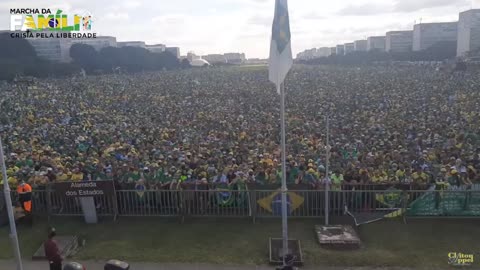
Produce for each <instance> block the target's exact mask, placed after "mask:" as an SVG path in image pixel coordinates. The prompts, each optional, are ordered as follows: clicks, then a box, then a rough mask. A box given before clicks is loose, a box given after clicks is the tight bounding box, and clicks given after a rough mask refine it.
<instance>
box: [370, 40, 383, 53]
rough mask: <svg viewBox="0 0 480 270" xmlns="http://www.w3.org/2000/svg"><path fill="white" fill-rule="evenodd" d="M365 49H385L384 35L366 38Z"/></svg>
mask: <svg viewBox="0 0 480 270" xmlns="http://www.w3.org/2000/svg"><path fill="white" fill-rule="evenodd" d="M367 51H381V52H384V51H385V36H376V37H368V38H367Z"/></svg>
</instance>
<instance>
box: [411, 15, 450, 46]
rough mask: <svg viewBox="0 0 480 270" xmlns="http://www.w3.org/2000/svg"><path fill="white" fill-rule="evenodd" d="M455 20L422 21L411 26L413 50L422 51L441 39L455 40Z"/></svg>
mask: <svg viewBox="0 0 480 270" xmlns="http://www.w3.org/2000/svg"><path fill="white" fill-rule="evenodd" d="M457 26H458V23H457V22H441V23H422V24H416V25H414V27H413V50H414V51H422V50H425V49H428V48H430V47H431V46H433V45H434V44H436V43H438V42H442V41H457Z"/></svg>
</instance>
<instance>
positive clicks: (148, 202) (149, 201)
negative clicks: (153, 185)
mask: <svg viewBox="0 0 480 270" xmlns="http://www.w3.org/2000/svg"><path fill="white" fill-rule="evenodd" d="M180 192H181V191H179V190H148V191H135V190H119V191H117V192H116V195H117V196H116V199H117V205H118V214H119V215H120V216H177V215H179V213H180V206H181V204H180V200H181V197H180Z"/></svg>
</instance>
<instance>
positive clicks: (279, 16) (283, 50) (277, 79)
mask: <svg viewBox="0 0 480 270" xmlns="http://www.w3.org/2000/svg"><path fill="white" fill-rule="evenodd" d="M292 64H293V59H292V46H291V43H290V21H289V18H288V4H287V0H276V1H275V17H274V19H273V26H272V41H271V43H270V60H269V62H268V73H269V74H268V78H269V79H270V81H272V82H273V83H274V84H276V86H277V90H279V89H280V84H282V83H283V81H284V80H285V77H286V76H287V73H288V71H289V70H290V68H291V67H292ZM279 94H280V93H279Z"/></svg>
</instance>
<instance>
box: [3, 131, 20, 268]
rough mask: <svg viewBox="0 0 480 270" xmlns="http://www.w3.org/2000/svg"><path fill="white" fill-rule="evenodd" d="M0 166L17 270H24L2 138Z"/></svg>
mask: <svg viewBox="0 0 480 270" xmlns="http://www.w3.org/2000/svg"><path fill="white" fill-rule="evenodd" d="M0 164H1V166H2V176H3V186H4V193H5V203H6V207H7V212H8V219H9V221H10V238H11V240H12V245H13V253H14V254H15V260H16V261H17V270H23V265H22V257H21V255H20V245H19V244H18V237H17V227H16V226H15V217H14V215H13V208H12V198H11V197H10V186H9V185H8V178H7V167H6V166H5V156H4V155H3V145H2V138H1V137H0Z"/></svg>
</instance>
